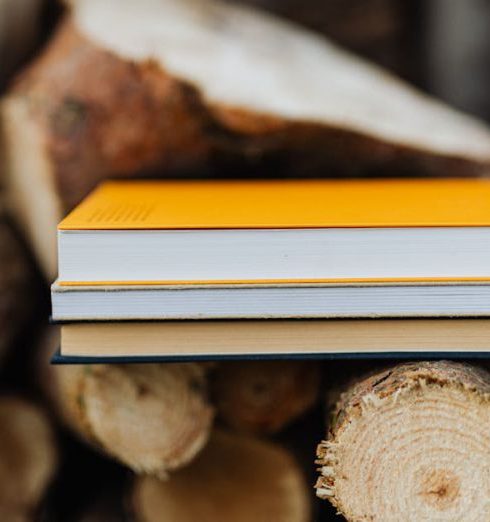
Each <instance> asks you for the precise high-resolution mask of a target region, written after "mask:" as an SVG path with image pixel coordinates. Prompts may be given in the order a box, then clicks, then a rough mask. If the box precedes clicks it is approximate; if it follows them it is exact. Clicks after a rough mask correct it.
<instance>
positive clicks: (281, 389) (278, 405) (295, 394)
mask: <svg viewBox="0 0 490 522" xmlns="http://www.w3.org/2000/svg"><path fill="white" fill-rule="evenodd" d="M320 373H321V370H320V365H319V364H318V363H316V362H307V361H260V362H259V361H257V362H255V361H244V362H239V363H238V362H230V363H223V364H220V365H219V366H218V367H217V369H216V370H215V372H214V373H213V376H212V379H211V383H212V392H213V399H214V402H215V405H216V409H217V412H218V414H219V415H220V417H221V418H222V419H223V421H224V422H225V423H226V424H227V425H228V426H230V427H232V428H234V429H235V430H238V431H242V432H245V433H253V434H273V433H276V432H278V431H280V430H281V429H283V428H284V427H285V426H287V425H288V424H289V423H291V422H292V421H294V420H296V419H297V418H298V417H300V416H301V415H303V414H304V413H306V412H307V411H308V409H310V408H311V407H312V406H313V405H314V403H315V402H316V400H317V398H318V394H319V390H320Z"/></svg>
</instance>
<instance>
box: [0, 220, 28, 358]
mask: <svg viewBox="0 0 490 522" xmlns="http://www.w3.org/2000/svg"><path fill="white" fill-rule="evenodd" d="M32 283H33V281H32V273H31V269H30V266H29V263H28V261H27V259H26V254H25V252H24V250H23V248H22V247H21V245H20V243H19V241H18V239H17V237H16V235H15V234H14V231H13V230H12V228H11V227H10V225H9V223H7V222H6V221H5V218H4V217H3V216H2V215H1V214H0V357H3V356H4V355H5V352H6V350H7V348H8V346H9V345H10V344H11V343H12V342H13V340H14V339H15V337H16V336H17V334H18V333H19V332H20V330H21V327H22V326H23V325H24V323H25V321H26V320H27V318H28V317H29V314H30V312H31V310H32V305H33V302H34V297H33V294H35V292H34V290H33V285H32Z"/></svg>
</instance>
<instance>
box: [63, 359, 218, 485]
mask: <svg viewBox="0 0 490 522" xmlns="http://www.w3.org/2000/svg"><path fill="white" fill-rule="evenodd" d="M53 376H54V378H55V379H56V384H57V393H56V397H57V402H58V406H59V408H60V410H61V412H62V414H63V415H64V417H65V419H66V420H67V422H68V424H69V425H70V426H71V427H72V428H73V429H74V430H75V431H76V432H77V433H78V434H79V435H81V436H82V437H83V438H84V439H85V440H87V441H88V442H90V443H92V444H94V445H95V446H96V447H98V448H99V449H101V450H103V451H105V452H106V453H108V454H109V455H111V456H112V457H114V458H116V459H118V460H119V461H121V462H122V463H123V464H126V465H127V466H129V467H130V468H132V469H133V470H134V471H136V472H142V473H152V474H155V475H159V476H165V475H166V474H167V472H168V471H171V470H174V469H177V468H179V467H181V466H183V465H185V464H187V463H188V462H189V461H191V460H192V459H193V458H194V457H195V455H196V454H197V453H198V452H199V451H200V450H201V449H202V447H203V446H204V445H205V443H206V442H207V440H208V436H209V433H210V430H211V425H212V420H213V409H212V408H211V406H210V405H209V404H208V402H207V398H206V382H205V371H204V369H203V368H202V367H201V366H199V365H197V364H192V363H190V364H170V365H163V364H161V365H159V364H148V365H95V366H73V367H68V366H62V367H61V366H60V367H56V368H53Z"/></svg>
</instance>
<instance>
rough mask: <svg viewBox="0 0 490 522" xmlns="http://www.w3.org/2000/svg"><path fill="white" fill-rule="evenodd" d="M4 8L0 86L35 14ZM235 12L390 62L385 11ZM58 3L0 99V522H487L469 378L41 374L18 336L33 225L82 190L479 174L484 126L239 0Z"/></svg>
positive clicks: (31, 265)
mask: <svg viewBox="0 0 490 522" xmlns="http://www.w3.org/2000/svg"><path fill="white" fill-rule="evenodd" d="M8 3H9V2H0V29H1V30H2V31H4V33H3V34H2V33H1V32H0V56H3V54H4V52H5V51H4V49H5V45H8V46H9V49H11V50H12V55H11V58H12V61H11V62H9V64H8V70H7V68H6V69H5V70H4V69H3V67H2V68H1V69H0V75H1V76H2V78H0V85H1V84H2V82H4V80H6V78H7V76H8V75H10V74H11V71H12V70H13V68H14V66H15V65H16V64H18V63H20V62H21V61H22V59H23V58H24V57H25V56H27V54H28V52H29V50H30V49H31V48H32V42H35V41H36V36H35V35H36V34H38V30H36V29H35V27H36V26H37V25H38V24H37V22H39V26H40V25H41V21H42V17H41V16H40V11H38V10H37V9H38V6H37V7H36V6H34V7H33V11H32V12H33V13H34V14H33V17H34V18H33V20H34V22H33V23H32V28H31V24H29V27H30V28H29V29H25V30H20V29H17V26H15V31H14V32H13V33H11V34H10V33H9V31H7V29H3V28H2V27H3V25H4V24H3V22H4V17H3V11H2V10H3V9H6V11H5V12H6V13H8V16H11V17H12V20H13V21H12V24H13V23H14V19H15V21H17V19H18V16H17V15H15V16H14V14H11V13H12V11H11V10H10V9H7V8H4V7H3V6H4V5H7V4H8ZM11 3H12V4H13V2H11ZM21 3H22V4H23V3H24V2H19V5H20V4H21ZM248 3H249V4H250V3H254V4H260V6H262V7H266V8H268V9H270V10H272V11H276V12H278V13H280V14H282V15H284V16H288V17H289V18H291V19H294V20H296V21H299V22H301V23H303V24H305V25H307V26H309V27H312V28H314V29H317V30H319V31H321V32H323V33H324V34H327V35H329V36H331V37H332V38H335V39H337V41H338V42H340V43H341V44H343V45H345V46H347V47H349V48H350V49H351V50H354V51H356V52H358V53H360V54H362V55H364V56H368V57H371V58H373V59H376V60H377V61H378V62H379V63H383V64H385V65H390V66H392V68H393V69H395V70H397V71H399V72H403V73H406V72H407V71H409V70H410V67H408V68H406V67H405V65H404V63H403V59H402V58H400V56H401V55H400V53H401V52H402V51H401V50H402V49H403V45H402V42H405V41H406V39H405V38H406V34H405V33H406V30H407V29H406V28H407V27H408V26H409V24H408V22H407V19H406V18H405V16H406V12H405V11H404V10H403V9H402V7H401V5H402V2H387V1H385V0H372V1H371V0H370V1H365V2H359V1H349V2H340V1H337V0H328V1H324V2H319V1H313V0H309V1H308V2H305V3H303V2H284V3H283V2H278V1H277V2H274V1H270V0H264V1H262V0H260V1H259V0H257V1H254V2H248ZM33 4H34V2H33ZM67 4H69V5H66V6H64V8H63V9H64V12H63V14H62V16H61V17H60V20H59V21H58V23H57V24H56V29H55V31H54V34H52V35H50V37H49V39H48V42H47V44H46V46H45V47H43V48H42V49H39V50H38V53H37V54H36V56H35V57H34V59H33V60H32V61H31V63H30V64H29V65H27V66H26V67H25V68H23V69H22V70H20V71H19V70H18V71H17V73H18V74H17V75H16V76H15V78H14V79H13V80H12V81H11V83H10V86H9V88H8V89H7V90H6V91H5V93H4V95H3V98H2V100H1V102H0V119H1V120H0V121H1V128H0V131H1V134H0V136H1V141H0V144H1V155H0V158H1V162H0V180H1V183H0V184H1V186H2V191H1V200H2V207H1V208H2V212H1V214H0V357H1V362H2V364H3V367H2V369H1V371H0V441H1V442H2V444H0V519H1V520H6V521H12V522H17V521H19V522H26V521H35V520H38V521H43V520H45V521H50V522H56V521H58V520H78V521H80V522H83V521H85V522H90V521H92V522H95V521H99V520H104V521H111V522H112V521H113V520H114V521H116V520H124V519H126V520H133V521H134V522H158V521H161V520H171V521H176V522H179V521H182V522H186V521H195V520H201V521H203V522H207V521H209V522H220V521H223V522H224V521H226V522H229V521H236V522H240V521H242V520H243V521H250V520H254V521H256V522H266V521H272V520H273V521H277V522H282V521H284V522H309V521H324V520H334V519H336V518H335V510H337V511H338V512H339V513H340V514H342V515H343V516H344V517H345V519H346V520H348V521H352V522H361V521H368V520H370V521H374V522H377V521H380V522H384V521H388V520H389V521H397V522H403V521H407V522H408V521H414V520H420V521H424V520H427V521H429V520H445V521H449V522H450V521H455V522H456V521H463V520H467V521H470V520H471V521H473V520H474V521H483V520H489V519H490V504H489V503H488V499H489V498H490V474H489V471H488V470H489V469H490V453H489V452H488V448H489V446H490V435H488V433H490V429H489V428H490V404H489V402H490V375H489V374H488V372H487V371H486V370H485V369H482V368H480V367H478V366H477V365H474V364H466V363H465V364H457V363H452V362H443V361H434V362H413V363H409V364H404V365H397V364H396V362H394V361H390V362H389V364H388V366H387V367H386V368H384V369H381V370H379V368H377V372H376V373H374V374H371V375H370V376H368V377H365V376H364V375H363V372H362V371H360V370H359V368H357V367H354V366H352V365H350V364H349V363H348V362H346V363H344V364H343V365H340V366H339V368H340V371H339V372H338V374H337V375H336V379H335V383H334V380H333V379H331V378H330V377H331V372H329V370H328V363H322V362H315V361H313V362H312V361H308V362H305V361H268V362H264V361H249V362H246V363H240V362H232V363H216V364H205V363H185V364H184V363H179V364H168V365H164V364H143V365H97V366H77V367H67V366H65V367H50V366H49V365H48V364H47V357H48V356H49V355H50V353H51V351H52V349H53V347H54V344H56V342H57V341H56V335H55V334H54V335H52V336H50V337H49V340H50V342H45V343H40V342H39V339H37V338H36V335H35V328H34V327H33V325H34V324H37V323H39V321H40V318H41V319H42V321H43V322H45V323H46V328H48V327H47V322H48V314H47V312H46V304H45V295H44V294H43V292H44V293H45V291H46V282H47V281H50V280H51V279H52V278H53V276H54V275H55V272H56V265H55V259H56V244H55V241H56V238H55V229H56V224H57V222H58V220H59V219H60V218H61V217H62V216H63V215H64V214H65V213H66V212H67V211H68V210H70V209H71V208H72V207H73V206H74V205H75V204H77V203H78V202H79V201H80V200H81V199H82V198H83V197H84V196H85V195H86V194H87V193H88V192H89V191H90V190H91V189H92V188H93V187H94V186H95V185H96V184H97V183H98V182H99V181H100V180H102V179H105V178H109V177H123V178H129V177H143V176H152V177H170V176H179V177H185V176H200V177H206V176H211V175H214V176H218V177H225V176H226V177H229V176H242V177H243V176H246V177H257V176H264V175H269V176H271V175H272V176H276V177H291V176H322V175H325V173H327V174H328V175H332V176H335V177H346V176H363V177H365V176H371V175H373V174H376V175H383V176H390V175H394V174H396V175H400V174H403V175H415V176H441V175H454V176H468V175H484V174H486V173H488V171H489V168H490V131H489V130H488V128H487V127H486V125H485V124H484V123H482V122H480V121H478V120H476V119H474V118H472V117H469V116H466V115H464V114H461V113H459V112H457V111H456V110H453V109H451V108H449V107H447V106H445V105H444V104H443V103H441V102H439V101H437V100H434V99H432V98H429V97H428V96H426V95H425V94H422V93H420V92H419V91H417V90H415V89H414V88H412V87H410V86H408V85H406V84H405V83H403V82H402V81H400V80H398V79H396V78H394V77H393V76H391V75H390V74H389V73H387V72H385V71H384V70H382V69H380V68H378V67H377V66H374V65H371V64H369V63H367V62H364V61H363V60H361V59H359V58H357V57H355V56H353V55H351V54H350V53H348V52H345V51H344V50H342V49H340V48H339V47H337V45H335V44H333V43H332V42H330V41H329V40H327V39H325V38H324V37H323V36H319V35H317V34H315V33H313V32H311V31H310V30H307V29H304V28H302V27H300V26H296V25H295V24H294V23H292V22H286V21H282V20H279V19H276V17H274V16H273V15H271V14H266V13H265V12H264V13H262V12H261V11H258V10H255V8H252V7H250V6H243V5H236V3H235V2H220V1H212V0H144V1H136V0H124V1H122V0H121V1H119V2H116V1H105V0H72V1H70V2H67ZM381 15H382V16H381ZM22 20H23V21H24V22H25V23H26V24H27V23H29V20H30V18H29V17H28V16H27V15H25V16H23V17H22ZM2 24H3V25H2ZM7 26H8V24H7ZM12 30H14V25H12ZM41 32H42V30H41ZM21 33H22V34H23V35H24V36H25V38H26V40H25V41H24V42H21V41H20V40H19V35H20V34H21ZM14 36H15V38H14ZM14 40H15V45H14V44H13V43H11V42H14ZM7 41H8V42H9V43H8V44H5V43H4V42H7ZM395 42H396V43H395ZM258 43H260V45H258ZM14 49H15V53H17V49H18V59H16V58H15V57H14V54H13V53H14ZM0 63H1V62H0ZM373 114H374V115H375V116H374V117H373ZM24 242H25V244H26V245H27V248H26V245H24ZM50 328H51V329H52V330H55V327H50ZM42 344H44V346H42ZM19 361H21V364H19ZM366 366H368V367H369V369H371V370H376V367H375V365H374V364H372V365H371V364H368V365H366ZM19 368H20V369H19ZM41 390H42V393H41ZM327 397H328V400H327ZM298 433H300V436H299V437H298ZM298 438H299V440H301V444H299V445H298V444H297V440H298ZM315 448H317V457H316V462H315ZM316 470H317V471H316ZM315 474H316V475H317V476H316V479H314V478H313V476H314V475H315ZM108 477H110V480H109V479H108ZM315 480H316V487H314V484H315ZM315 493H316V495H317V496H318V497H319V499H323V500H327V502H322V501H321V500H319V499H316V498H315ZM330 504H331V505H332V506H333V507H331V506H330ZM123 517H124V518H123Z"/></svg>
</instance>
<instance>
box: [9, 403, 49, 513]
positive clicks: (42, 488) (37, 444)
mask: <svg viewBox="0 0 490 522" xmlns="http://www.w3.org/2000/svg"><path fill="white" fill-rule="evenodd" d="M0 426H1V428H0V520H4V521H8V522H21V521H22V522H23V521H25V522H27V521H29V520H34V513H35V511H36V510H37V508H38V507H39V503H40V501H41V500H42V498H43V496H44V494H45V492H46V489H47V487H48V486H49V484H50V482H51V480H52V479H53V477H54V473H55V471H56V468H57V462H58V454H57V448H56V440H55V437H54V433H53V431H52V428H51V425H50V423H49V420H48V418H47V416H46V415H45V413H44V412H43V411H42V410H40V409H39V408H38V407H37V406H34V405H33V404H31V403H29V402H27V401H25V400H24V399H20V398H18V397H14V396H5V395H4V396H2V397H1V398H0Z"/></svg>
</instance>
